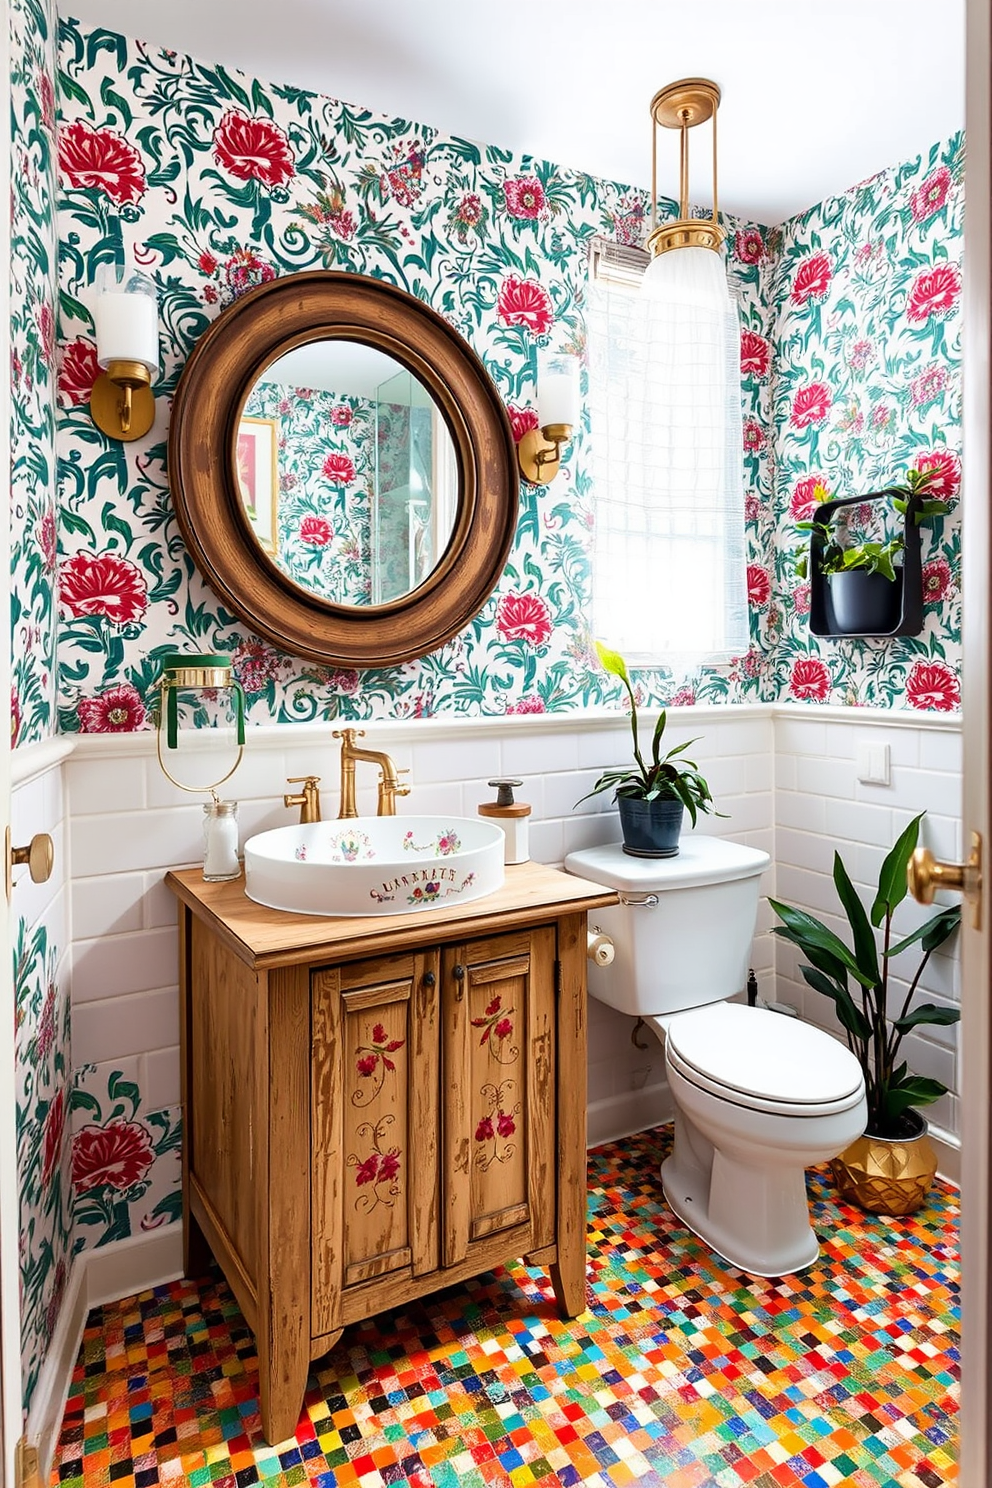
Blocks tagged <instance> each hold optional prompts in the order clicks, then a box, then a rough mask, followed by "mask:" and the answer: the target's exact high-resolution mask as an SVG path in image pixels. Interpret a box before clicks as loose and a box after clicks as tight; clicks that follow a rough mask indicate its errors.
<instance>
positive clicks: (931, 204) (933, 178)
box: [909, 165, 951, 222]
mask: <svg viewBox="0 0 992 1488" xmlns="http://www.w3.org/2000/svg"><path fill="white" fill-rule="evenodd" d="M950 190H951V173H950V171H949V170H948V169H947V166H946V165H938V167H937V169H936V170H935V171H931V173H930V175H929V176H927V178H926V180H925V181H924V182H923V183H922V185H920V186H918V187H917V188H916V190H915V191H914V192H913V194H912V196H911V197H910V198H909V210H910V211H911V212H912V214H913V221H914V222H926V221H927V219H928V218H930V217H932V216H933V215H934V214H935V213H936V212H939V211H940V209H941V207H942V206H943V205H944V203H945V202H946V201H947V198H948V196H949V195H950Z"/></svg>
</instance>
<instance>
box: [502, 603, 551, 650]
mask: <svg viewBox="0 0 992 1488" xmlns="http://www.w3.org/2000/svg"><path fill="white" fill-rule="evenodd" d="M552 628H553V627H552V624H551V616H550V614H549V612H548V607H547V605H546V604H545V603H544V600H543V599H541V598H539V597H538V595H536V594H504V595H503V598H502V599H501V600H500V602H499V604H498V605H497V606H496V629H497V630H498V631H499V634H500V635H501V636H502V638H503V640H504V641H527V642H528V643H529V644H530V645H531V646H544V645H546V644H547V642H548V641H549V640H550V639H551V631H552Z"/></svg>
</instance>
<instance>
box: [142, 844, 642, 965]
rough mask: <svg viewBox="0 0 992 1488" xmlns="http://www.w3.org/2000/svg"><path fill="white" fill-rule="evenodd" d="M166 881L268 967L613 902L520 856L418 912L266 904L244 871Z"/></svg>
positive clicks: (489, 930)
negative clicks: (493, 876)
mask: <svg viewBox="0 0 992 1488" xmlns="http://www.w3.org/2000/svg"><path fill="white" fill-rule="evenodd" d="M165 881H166V883H167V884H168V886H169V888H170V889H171V890H172V892H173V893H174V894H175V895H176V896H177V898H178V899H179V900H180V901H181V902H182V903H183V904H185V905H186V906H187V908H188V909H190V910H191V911H192V913H193V914H194V915H196V916H197V918H198V919H201V920H203V921H204V922H205V923H206V924H209V925H210V926H212V928H213V929H214V931H215V932H216V934H217V935H219V936H220V937H221V939H223V940H224V941H225V942H226V943H227V944H228V945H229V946H230V947H231V948H232V950H233V951H234V952H235V953H236V955H238V956H239V957H240V958H241V960H242V961H246V962H247V963H248V964H249V966H254V967H258V968H259V969H265V968H268V967H272V966H288V965H294V964H297V965H298V964H299V963H301V962H313V961H319V960H321V959H324V958H325V957H326V959H327V960H328V961H342V960H353V959H356V958H358V957H364V956H373V955H378V954H381V953H384V952H386V951H394V950H398V949H400V948H401V947H402V948H404V949H409V948H411V947H414V946H418V945H431V944H435V943H436V942H438V941H452V940H457V939H459V938H460V937H461V936H462V935H463V934H464V935H472V936H476V935H483V934H496V933H498V932H499V931H500V930H513V929H515V928H517V927H519V926H521V925H529V924H534V923H536V922H537V921H538V920H540V918H541V917H542V911H543V912H545V917H548V916H550V917H555V916H557V915H559V914H567V913H569V912H575V913H585V912H586V911H588V910H592V909H602V908H604V907H605V906H606V905H608V904H616V902H617V896H616V894H615V893H614V892H613V890H612V889H607V888H604V887H603V885H602V884H594V883H590V882H589V881H588V880H587V879H584V878H576V876H575V875H574V874H572V873H564V872H562V870H561V869H559V868H548V867H546V866H545V865H544V864H543V863H517V864H514V865H513V866H511V867H508V868H507V869H506V879H505V881H504V883H503V887H502V888H501V889H497V891H496V892H495V893H494V894H487V895H486V896H485V897H484V898H482V899H473V900H470V901H469V903H467V904H464V903H462V904H455V905H452V906H451V907H450V909H445V908H441V907H438V908H437V909H427V910H419V911H417V912H416V913H413V914H399V915H374V916H354V915H348V916H327V917H326V918H325V917H324V916H319V915H305V914H289V913H287V912H286V911H285V910H281V909H267V908H266V907H265V906H264V905H262V904H256V903H255V902H254V900H252V899H249V898H248V896H247V894H246V893H245V887H244V877H243V875H242V877H241V878H236V879H231V880H229V881H228V882H227V883H205V882H204V880H203V873H202V870H201V869H199V868H183V869H179V870H174V871H172V872H170V873H168V874H166V878H165Z"/></svg>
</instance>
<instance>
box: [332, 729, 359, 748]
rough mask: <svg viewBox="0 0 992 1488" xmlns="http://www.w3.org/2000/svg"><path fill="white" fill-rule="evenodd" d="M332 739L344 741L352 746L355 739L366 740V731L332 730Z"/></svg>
mask: <svg viewBox="0 0 992 1488" xmlns="http://www.w3.org/2000/svg"><path fill="white" fill-rule="evenodd" d="M331 738H332V739H343V740H344V741H345V743H346V744H351V743H353V741H354V740H355V739H364V738H365V730H364V729H353V728H346V729H332V731H331Z"/></svg>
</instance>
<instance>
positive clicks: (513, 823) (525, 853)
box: [479, 780, 530, 863]
mask: <svg viewBox="0 0 992 1488" xmlns="http://www.w3.org/2000/svg"><path fill="white" fill-rule="evenodd" d="M489 784H490V785H491V786H493V788H494V789H495V791H496V799H495V801H483V802H482V803H481V805H480V806H479V815H480V816H488V817H491V818H492V820H493V821H495V823H496V825H497V826H498V827H500V828H502V831H503V836H504V838H505V839H506V841H505V845H504V848H503V862H504V863H526V862H528V861H529V860H530V852H529V850H528V847H527V818H528V817H529V816H530V807H529V806H528V805H527V803H526V802H525V801H515V800H514V799H513V792H514V790H515V789H516V788H517V787H518V786H521V785H523V781H522V780H490V782H489Z"/></svg>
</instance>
